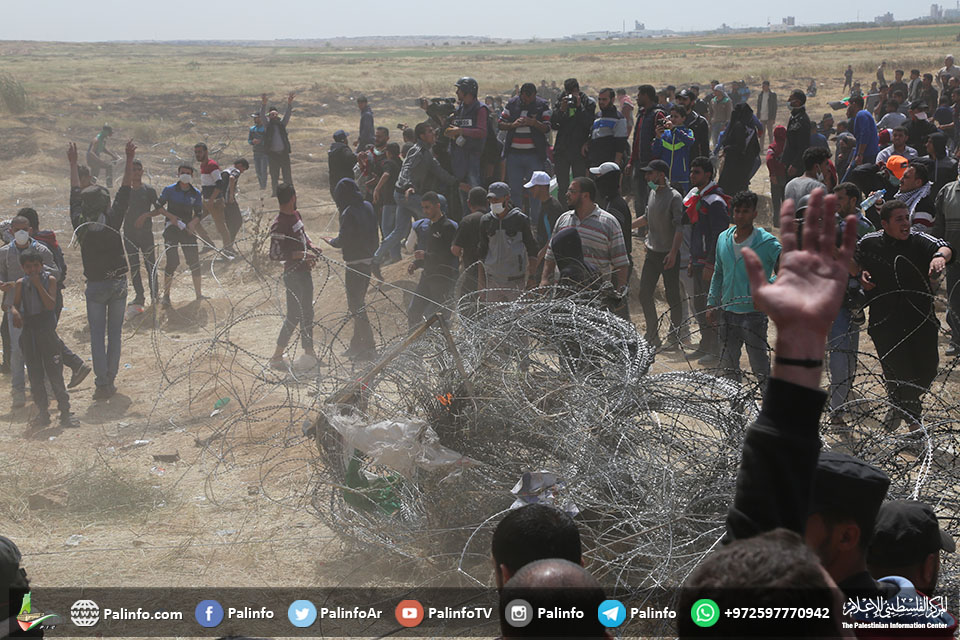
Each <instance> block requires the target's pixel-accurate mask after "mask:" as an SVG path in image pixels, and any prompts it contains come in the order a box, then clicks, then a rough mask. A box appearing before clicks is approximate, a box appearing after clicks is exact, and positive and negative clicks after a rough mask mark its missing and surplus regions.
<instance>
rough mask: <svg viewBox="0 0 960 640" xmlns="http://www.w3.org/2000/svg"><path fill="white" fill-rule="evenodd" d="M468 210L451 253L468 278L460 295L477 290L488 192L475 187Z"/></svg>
mask: <svg viewBox="0 0 960 640" xmlns="http://www.w3.org/2000/svg"><path fill="white" fill-rule="evenodd" d="M467 208H468V209H469V210H470V213H469V214H468V215H467V216H465V217H464V218H463V220H461V221H460V226H459V227H458V228H457V235H456V237H455V238H454V239H453V245H452V246H451V247H450V251H451V252H452V253H453V255H455V256H457V257H458V258H460V263H461V264H462V265H463V269H464V273H465V274H466V277H464V279H463V289H462V290H461V291H460V295H466V294H468V293H473V292H474V291H476V290H477V262H478V261H479V260H480V252H479V248H480V219H481V218H482V217H483V214H484V213H486V212H487V211H488V208H489V205H488V202H487V190H486V189H484V188H483V187H474V188H473V189H470V193H468V194H467Z"/></svg>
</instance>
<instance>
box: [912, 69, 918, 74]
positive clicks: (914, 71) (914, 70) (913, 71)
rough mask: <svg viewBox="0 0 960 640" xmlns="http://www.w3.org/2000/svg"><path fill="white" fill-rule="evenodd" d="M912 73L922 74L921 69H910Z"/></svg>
mask: <svg viewBox="0 0 960 640" xmlns="http://www.w3.org/2000/svg"><path fill="white" fill-rule="evenodd" d="M910 73H911V74H913V73H915V74H917V75H920V69H910Z"/></svg>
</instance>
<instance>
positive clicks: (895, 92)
mask: <svg viewBox="0 0 960 640" xmlns="http://www.w3.org/2000/svg"><path fill="white" fill-rule="evenodd" d="M893 95H894V97H896V96H903V97H904V98H906V97H907V94H905V93H904V92H903V89H897V90H896V91H894V92H893ZM900 102H903V100H901V101H900Z"/></svg>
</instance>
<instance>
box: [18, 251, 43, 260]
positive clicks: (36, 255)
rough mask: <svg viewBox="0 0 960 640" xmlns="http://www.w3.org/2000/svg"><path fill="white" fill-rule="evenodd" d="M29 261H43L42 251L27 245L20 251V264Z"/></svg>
mask: <svg viewBox="0 0 960 640" xmlns="http://www.w3.org/2000/svg"><path fill="white" fill-rule="evenodd" d="M28 262H41V263H42V262H43V256H42V255H40V252H39V251H37V250H36V249H34V248H33V247H27V248H26V249H24V250H23V251H21V252H20V264H27V263H28Z"/></svg>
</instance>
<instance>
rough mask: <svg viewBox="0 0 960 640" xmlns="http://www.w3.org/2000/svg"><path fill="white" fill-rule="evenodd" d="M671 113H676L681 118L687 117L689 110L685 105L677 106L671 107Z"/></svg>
mask: <svg viewBox="0 0 960 640" xmlns="http://www.w3.org/2000/svg"><path fill="white" fill-rule="evenodd" d="M670 111H676V112H677V115H679V116H680V117H681V118H686V117H687V110H686V109H684V108H683V105H679V104H675V105H673V106H672V107H670Z"/></svg>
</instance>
